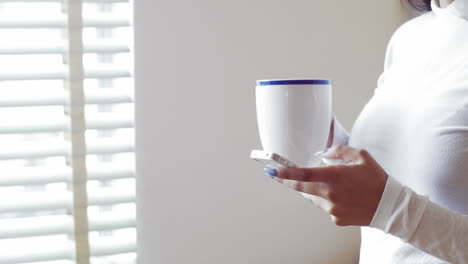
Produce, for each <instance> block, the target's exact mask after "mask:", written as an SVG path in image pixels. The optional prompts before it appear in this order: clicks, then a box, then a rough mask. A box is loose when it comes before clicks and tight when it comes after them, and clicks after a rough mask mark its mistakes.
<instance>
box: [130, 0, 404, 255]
mask: <svg viewBox="0 0 468 264" xmlns="http://www.w3.org/2000/svg"><path fill="white" fill-rule="evenodd" d="M134 3H135V29H136V38H135V41H136V42H135V50H136V89H137V90H136V112H137V113H136V120H137V171H138V179H137V196H138V244H139V245H138V254H139V264H188V263H190V264H198V263H199V264H215V263H216V264H218V263H223V264H230V263H233V264H234V263H236V264H244V263H255V264H258V263H260V264H261V263H269V264H275V263H288V264H299V263H304V264H305V263H318V264H322V263H340V264H342V263H344V264H345V263H352V262H353V260H354V259H355V256H356V255H357V248H358V246H359V236H358V230H357V229H356V228H338V227H335V226H333V224H331V222H330V220H329V217H328V216H327V215H326V214H325V213H323V212H321V211H320V210H318V209H316V208H314V207H313V206H312V205H311V204H310V203H308V202H307V201H305V200H304V199H302V198H301V197H300V196H299V195H297V194H295V193H294V192H292V191H290V190H288V189H286V188H285V187H283V186H281V185H280V184H278V183H276V182H274V181H272V180H270V179H269V178H267V177H266V176H265V175H264V174H263V171H262V168H261V167H259V166H258V164H255V163H254V162H253V161H251V160H250V159H249V158H248V156H249V153H250V150H251V149H253V148H259V147H260V143H259V138H258V134H257V127H256V120H255V105H254V103H255V101H254V86H255V80H256V79H263V78H283V77H329V78H332V79H333V81H334V112H335V114H337V115H338V116H339V117H340V119H341V120H342V122H343V123H344V124H345V125H346V126H347V127H348V128H350V126H351V124H352V122H353V120H354V119H355V118H356V116H357V114H358V113H359V111H360V110H361V108H362V107H363V105H364V103H365V102H366V101H367V100H368V99H369V98H370V96H371V94H372V91H373V88H374V85H375V83H376V79H377V77H378V75H379V73H380V71H381V69H382V62H383V56H384V50H385V46H386V42H387V41H388V39H389V37H390V35H391V32H392V31H393V30H394V29H395V28H396V27H397V25H398V24H399V23H400V22H401V21H402V17H401V15H400V13H401V12H400V10H399V5H400V1H399V0H390V1H375V0H362V1H317V0H289V1H286V0H230V1H228V0H166V1H163V0H147V1H144V0H138V1H134Z"/></svg>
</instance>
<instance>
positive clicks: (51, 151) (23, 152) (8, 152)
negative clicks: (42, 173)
mask: <svg viewBox="0 0 468 264" xmlns="http://www.w3.org/2000/svg"><path fill="white" fill-rule="evenodd" d="M103 141H104V140H103ZM134 151H135V148H134V145H133V144H129V143H122V142H118V143H117V142H116V141H108V142H106V143H103V142H100V143H97V144H90V145H88V146H87V151H86V153H87V154H89V155H104V154H117V153H125V152H134ZM69 155H70V149H69V147H68V146H67V145H66V143H63V144H58V145H55V146H52V145H47V144H44V145H40V146H31V147H23V148H18V149H0V160H12V159H37V158H48V157H61V156H69Z"/></svg>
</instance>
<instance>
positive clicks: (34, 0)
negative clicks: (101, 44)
mask: <svg viewBox="0 0 468 264" xmlns="http://www.w3.org/2000/svg"><path fill="white" fill-rule="evenodd" d="M63 1H64V0H0V3H63ZM82 1H83V2H85V3H128V1H129V0H82Z"/></svg>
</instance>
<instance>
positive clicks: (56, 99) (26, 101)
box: [0, 90, 133, 107]
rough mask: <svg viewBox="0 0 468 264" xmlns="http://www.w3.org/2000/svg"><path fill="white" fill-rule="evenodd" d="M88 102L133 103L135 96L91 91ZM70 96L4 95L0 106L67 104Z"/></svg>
mask: <svg viewBox="0 0 468 264" xmlns="http://www.w3.org/2000/svg"><path fill="white" fill-rule="evenodd" d="M85 99H86V104H121V103H132V102H133V98H132V97H131V96H130V95H129V93H128V92H125V91H119V90H114V91H106V92H99V91H97V92H96V91H95V92H91V93H88V94H86V98H85ZM66 105H68V97H67V96H66V94H62V95H46V96H39V95H38V96H34V97H28V95H24V96H21V97H19V96H4V97H1V98H0V107H28V106H66Z"/></svg>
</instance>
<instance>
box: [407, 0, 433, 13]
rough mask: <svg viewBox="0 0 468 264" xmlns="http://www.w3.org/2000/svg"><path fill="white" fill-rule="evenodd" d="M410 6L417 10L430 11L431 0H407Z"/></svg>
mask: <svg viewBox="0 0 468 264" xmlns="http://www.w3.org/2000/svg"><path fill="white" fill-rule="evenodd" d="M408 2H409V3H410V5H411V6H413V7H414V8H415V9H416V10H419V11H431V9H432V8H431V0H408Z"/></svg>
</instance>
